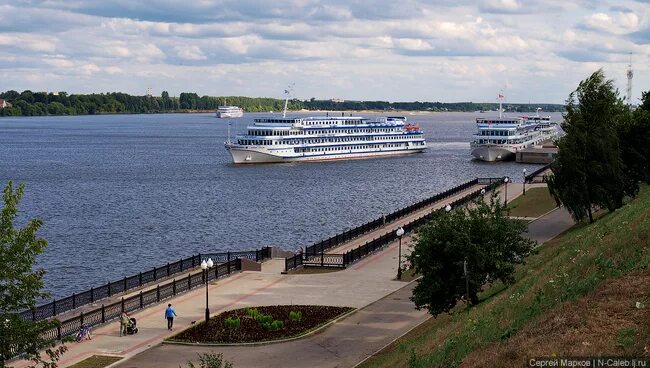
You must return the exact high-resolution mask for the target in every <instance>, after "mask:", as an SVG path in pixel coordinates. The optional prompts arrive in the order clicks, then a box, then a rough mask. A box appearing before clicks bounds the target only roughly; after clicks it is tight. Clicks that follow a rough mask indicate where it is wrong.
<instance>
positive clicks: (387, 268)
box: [13, 244, 404, 367]
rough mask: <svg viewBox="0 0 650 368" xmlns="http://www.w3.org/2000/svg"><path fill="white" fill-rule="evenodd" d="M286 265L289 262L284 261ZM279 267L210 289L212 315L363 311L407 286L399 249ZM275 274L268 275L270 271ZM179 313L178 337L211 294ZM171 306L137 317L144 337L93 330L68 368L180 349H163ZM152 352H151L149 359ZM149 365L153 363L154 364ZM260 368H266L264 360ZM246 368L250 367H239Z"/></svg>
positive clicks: (190, 299)
mask: <svg viewBox="0 0 650 368" xmlns="http://www.w3.org/2000/svg"><path fill="white" fill-rule="evenodd" d="M280 262H282V263H283V262H284V260H280ZM276 263H277V262H276V261H275V260H271V261H268V262H265V263H264V264H263V268H262V272H242V273H240V274H238V275H234V276H231V277H230V278H227V279H222V280H219V281H217V282H216V283H212V284H210V285H209V296H210V298H209V299H210V310H211V312H212V314H213V315H214V314H218V313H220V312H222V311H224V310H229V309H235V308H241V307H245V306H253V305H275V304H322V305H335V306H351V307H356V308H362V307H365V306H367V305H368V304H370V303H372V302H374V301H376V300H379V299H381V298H382V297H384V296H386V295H388V294H390V293H392V292H394V291H396V290H398V289H400V288H401V287H403V286H404V283H403V282H400V281H394V280H393V279H394V277H395V275H396V273H397V244H391V245H390V246H389V247H388V248H387V249H386V250H385V251H382V252H379V253H376V254H374V255H372V256H370V257H368V258H366V259H364V260H362V261H360V262H358V263H356V264H355V265H354V266H353V267H351V268H349V269H346V270H343V271H340V272H333V273H326V274H315V275H282V274H280V273H279V272H277V271H278V269H279V268H278V267H277V264H276ZM269 269H270V270H272V272H268V270H269ZM170 302H171V303H172V304H173V305H174V307H175V308H176V310H177V312H178V315H179V316H178V318H177V319H176V322H175V326H176V327H175V332H177V331H179V330H181V329H184V328H187V327H188V326H190V325H191V323H192V322H193V321H201V320H202V319H203V318H204V315H205V314H204V313H205V289H203V288H198V289H195V290H193V291H191V292H189V293H186V294H184V295H181V296H179V297H177V298H175V299H172V300H171V301H170ZM165 306H166V303H164V304H162V305H157V306H154V307H151V308H149V309H145V310H142V311H139V312H137V313H133V314H132V316H133V317H135V318H137V319H138V327H139V329H140V332H139V333H138V334H136V335H130V336H124V337H120V336H119V323H118V322H113V323H109V324H107V325H104V326H101V327H98V328H96V329H94V330H93V340H90V341H84V342H82V343H70V344H68V347H69V351H68V352H67V353H66V354H65V355H64V356H63V359H62V360H61V366H62V367H65V366H68V365H71V364H73V363H75V362H78V361H81V360H83V359H85V358H87V357H90V356H92V355H117V356H121V357H127V358H128V357H132V356H134V355H136V354H138V353H140V352H143V351H145V350H147V349H150V348H152V347H153V346H156V345H158V346H156V347H155V348H154V350H153V351H152V354H154V356H155V355H156V354H157V353H158V352H159V351H161V350H160V349H162V351H166V350H165V349H170V348H176V347H171V346H170V345H159V344H160V343H161V342H162V341H163V339H165V338H166V337H169V336H171V335H172V334H174V333H175V332H170V331H167V328H166V322H165V320H164V318H163V311H164V309H165ZM194 351H195V349H194V348H190V349H187V356H185V355H179V356H177V358H176V359H173V360H169V358H160V359H158V358H155V357H146V359H143V360H140V358H139V357H138V358H137V359H136V360H127V361H125V362H124V363H121V364H119V365H118V366H122V367H144V366H156V367H178V366H179V365H180V364H183V363H185V362H187V360H189V359H194V358H195V355H194ZM148 354H149V353H147V356H148ZM147 362H151V364H152V365H145V363H146V364H149V363H147ZM258 363H259V364H260V366H266V365H265V364H264V359H260V360H259V362H258ZM13 366H14V367H26V366H28V364H27V362H22V361H18V362H15V363H14V364H13ZM238 366H239V367H245V366H246V365H238Z"/></svg>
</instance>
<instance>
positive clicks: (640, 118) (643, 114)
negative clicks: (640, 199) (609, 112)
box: [618, 92, 650, 192]
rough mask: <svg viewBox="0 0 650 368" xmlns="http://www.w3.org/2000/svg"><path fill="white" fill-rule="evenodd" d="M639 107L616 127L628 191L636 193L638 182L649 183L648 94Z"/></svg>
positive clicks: (649, 99)
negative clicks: (628, 186) (629, 186)
mask: <svg viewBox="0 0 650 368" xmlns="http://www.w3.org/2000/svg"><path fill="white" fill-rule="evenodd" d="M641 101H642V103H641V105H640V106H639V107H638V108H637V109H636V110H635V111H634V112H633V113H632V114H630V115H629V118H628V119H625V120H624V121H623V122H622V123H621V124H619V127H618V137H619V140H620V147H621V156H622V159H623V165H624V167H625V173H626V176H627V177H628V178H629V180H628V185H631V188H629V189H628V191H635V192H636V191H637V190H638V182H641V181H643V182H646V183H650V92H644V93H643V94H642V98H641Z"/></svg>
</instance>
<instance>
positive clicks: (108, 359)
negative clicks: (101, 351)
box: [70, 355, 122, 368]
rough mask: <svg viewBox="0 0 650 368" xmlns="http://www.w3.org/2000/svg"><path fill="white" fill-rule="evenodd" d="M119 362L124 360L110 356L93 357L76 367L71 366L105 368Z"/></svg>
mask: <svg viewBox="0 0 650 368" xmlns="http://www.w3.org/2000/svg"><path fill="white" fill-rule="evenodd" d="M119 360H122V358H121V357H115V356H108V355H93V356H91V357H90V358H86V359H84V360H82V361H80V362H79V363H77V364H75V365H71V366H70V368H103V367H106V366H109V365H111V364H113V363H115V362H117V361H119Z"/></svg>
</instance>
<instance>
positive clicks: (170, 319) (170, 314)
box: [165, 304, 177, 331]
mask: <svg viewBox="0 0 650 368" xmlns="http://www.w3.org/2000/svg"><path fill="white" fill-rule="evenodd" d="M175 316H177V314H176V311H175V310H174V308H172V305H171V304H167V309H165V318H167V329H168V330H169V331H171V330H172V327H173V326H174V317H175Z"/></svg>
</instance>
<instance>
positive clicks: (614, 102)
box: [548, 70, 636, 222]
mask: <svg viewBox="0 0 650 368" xmlns="http://www.w3.org/2000/svg"><path fill="white" fill-rule="evenodd" d="M626 111H627V108H626V107H625V105H624V104H623V101H622V100H621V99H620V98H619V95H618V91H617V90H616V89H615V88H614V82H613V81H612V80H607V79H605V75H604V73H603V71H602V70H598V71H596V72H595V73H593V74H592V75H591V76H590V77H589V78H587V79H585V80H583V81H582V82H580V84H579V85H578V88H577V89H576V90H575V91H573V92H571V94H569V98H568V99H567V101H566V114H565V115H564V122H563V123H562V129H563V130H564V131H565V132H566V135H565V136H563V137H562V138H560V139H559V140H558V142H557V146H558V156H557V158H556V159H555V161H554V162H553V163H552V164H551V171H552V173H553V175H552V176H551V177H550V178H549V180H548V186H549V189H550V191H551V194H552V195H553V197H554V198H555V200H556V201H557V202H558V204H562V205H564V206H565V207H566V208H567V209H568V210H569V212H571V214H572V215H573V217H574V218H575V219H576V220H578V221H580V220H583V219H584V218H585V217H589V221H590V222H593V213H592V209H593V208H594V207H599V208H607V209H608V210H610V211H614V210H615V209H616V208H619V207H621V206H622V205H623V198H624V197H625V196H626V195H630V196H633V195H635V194H636V193H635V191H634V189H633V188H634V185H631V184H630V180H631V178H630V177H629V176H627V175H626V174H625V171H624V166H623V160H622V157H621V150H620V147H619V138H618V135H617V127H618V125H619V124H620V123H621V121H622V120H623V119H624V117H625V114H626Z"/></svg>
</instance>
